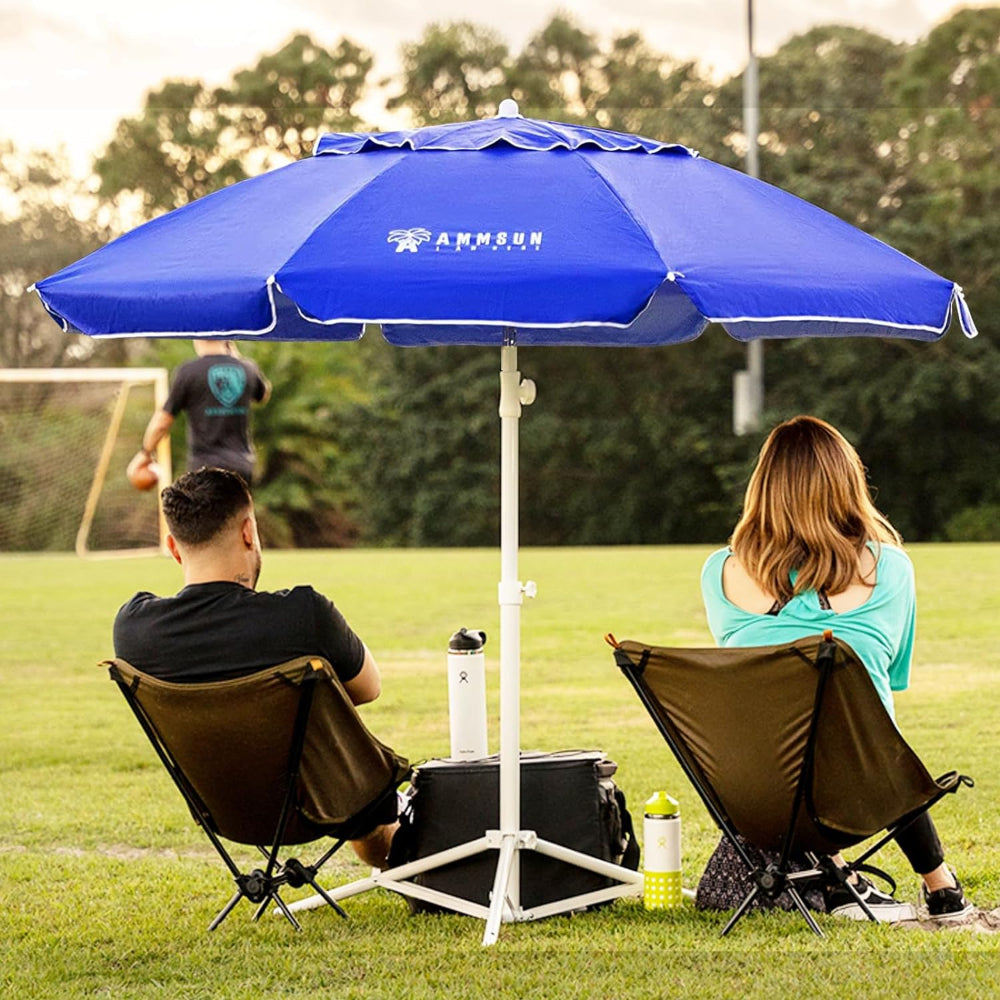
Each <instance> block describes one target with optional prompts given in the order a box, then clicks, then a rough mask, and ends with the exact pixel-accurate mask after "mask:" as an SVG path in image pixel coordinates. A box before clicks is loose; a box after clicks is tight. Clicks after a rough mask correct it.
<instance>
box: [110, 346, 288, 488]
mask: <svg viewBox="0 0 1000 1000" xmlns="http://www.w3.org/2000/svg"><path fill="white" fill-rule="evenodd" d="M194 349H195V352H196V353H197V355H198V357H196V358H193V359H192V360H191V361H185V362H184V364H182V365H181V366H180V367H179V368H178V369H177V371H176V372H175V373H174V378H173V384H172V385H171V387H170V393H169V395H168V396H167V400H166V402H165V403H164V404H163V409H161V410H157V411H156V413H154V414H153V416H152V417H151V418H150V421H149V424H148V425H147V426H146V430H145V433H144V434H143V436H142V447H141V448H140V450H139V452H138V453H137V454H136V455H135V456H134V457H133V459H132V461H131V462H130V463H129V469H130V470H134V469H136V468H141V467H143V466H146V465H149V464H150V463H151V462H153V460H154V457H155V452H156V446H157V444H159V442H160V439H161V438H163V437H164V436H165V435H166V434H167V433H169V431H170V428H171V426H172V425H173V422H174V419H175V418H176V417H177V415H178V414H179V413H180V412H181V411H184V412H186V413H187V468H188V471H193V470H194V469H200V468H202V467H209V468H218V469H229V470H231V471H232V472H236V473H238V474H239V475H240V476H242V477H243V479H244V480H245V481H246V483H247V484H248V485H250V484H251V483H252V482H253V472H254V450H253V443H252V440H251V434H250V407H251V404H253V403H261V404H263V403H266V402H267V401H268V399H269V398H270V395H271V386H270V383H269V382H268V381H267V379H266V378H264V376H263V375H262V374H261V371H260V369H259V368H258V367H257V365H256V364H254V363H253V362H252V361H249V360H247V359H246V358H242V357H240V354H239V351H238V350H237V348H236V344H235V343H234V342H233V341H231V340H195V341H194ZM130 478H131V477H130Z"/></svg>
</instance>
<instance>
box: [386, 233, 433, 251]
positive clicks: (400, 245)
mask: <svg viewBox="0 0 1000 1000" xmlns="http://www.w3.org/2000/svg"><path fill="white" fill-rule="evenodd" d="M430 238H431V234H430V231H429V230H427V229H423V228H418V229H393V230H392V231H391V232H390V233H389V235H388V237H387V238H386V242H387V243H395V244H396V253H402V252H403V251H404V250H408V251H409V252H410V253H416V252H417V247H419V246H420V244H421V243H426V242H427V241H428V240H429V239H430Z"/></svg>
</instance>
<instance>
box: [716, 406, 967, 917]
mask: <svg viewBox="0 0 1000 1000" xmlns="http://www.w3.org/2000/svg"><path fill="white" fill-rule="evenodd" d="M701 586H702V596H703V598H704V601H705V609H706V612H707V615H708V624H709V628H710V629H711V631H712V634H713V636H714V637H715V640H716V642H717V643H718V644H719V645H720V646H766V645H772V644H777V643H781V642H785V641H791V640H795V639H799V638H803V637H805V636H809V635H817V634H819V633H822V632H823V631H824V630H825V629H827V628H831V629H833V630H834V632H835V634H836V635H837V636H838V638H840V639H843V640H844V642H846V643H847V644H848V645H850V646H851V647H852V649H853V650H854V651H855V653H857V655H858V657H859V658H860V659H861V661H862V662H863V663H864V665H865V667H866V668H867V670H868V673H869V675H870V676H871V679H872V683H873V684H874V685H875V690H876V691H877V692H878V694H879V697H880V698H881V700H882V703H883V704H884V705H885V707H886V710H887V711H888V712H889V715H890V717H892V718H895V712H894V706H893V699H892V693H893V691H902V690H905V689H906V687H907V685H908V684H909V677H910V661H911V658H912V653H913V636H914V627H915V622H916V599H915V593H914V583H913V566H912V564H911V563H910V559H909V556H907V554H906V553H905V552H904V551H903V548H902V540H901V538H900V536H899V533H898V532H897V531H896V529H895V528H894V527H893V526H892V524H891V523H890V522H889V520H888V519H887V518H886V517H885V516H884V515H883V514H881V513H880V512H879V511H878V510H877V509H876V507H875V505H874V503H873V502H872V498H871V494H870V492H869V490H868V484H867V481H866V478H865V468H864V466H863V465H862V463H861V459H860V458H859V456H858V453H857V452H856V451H855V450H854V448H853V447H852V446H851V444H850V443H849V442H848V441H847V439H846V438H845V437H844V436H843V435H842V434H841V433H840V432H839V431H838V430H837V429H836V428H835V427H833V426H831V425H830V424H828V423H827V422H826V421H824V420H820V419H818V418H816V417H810V416H798V417H793V418H792V419H791V420H786V421H785V422H784V423H781V424H779V425H778V426H777V427H775V428H774V430H772V431H771V433H770V435H768V438H767V440H766V441H765V442H764V445H763V447H762V448H761V450H760V454H759V456H758V458H757V465H756V467H755V468H754V471H753V474H752V475H751V477H750V482H749V484H748V486H747V490H746V497H745V499H744V504H743V513H742V515H741V517H740V519H739V522H738V523H737V525H736V528H735V530H734V531H733V534H732V537H731V538H730V542H729V546H728V547H726V548H723V549H719V550H718V551H716V552H714V553H713V554H712V555H711V556H709V558H708V560H707V561H706V563H705V566H704V569H703V570H702V577H701ZM896 842H897V843H898V844H899V847H900V849H901V850H902V851H903V853H904V854H905V855H906V858H907V860H908V861H909V862H910V864H911V866H912V867H913V870H914V871H915V872H916V873H917V874H919V875H920V876H921V879H922V880H923V885H922V894H923V899H924V903H925V905H926V907H927V911H928V915H929V916H930V917H931V918H932V919H934V920H938V921H949V920H951V921H954V920H958V919H961V918H964V917H966V916H967V915H968V914H969V913H971V912H972V911H973V909H974V908H973V907H972V905H971V904H970V903H969V901H968V900H967V899H966V897H965V894H964V893H963V891H962V886H961V884H960V883H959V881H958V879H957V878H956V877H955V875H954V872H953V871H952V870H951V869H950V868H949V867H948V866H947V865H946V864H945V862H944V852H943V850H942V847H941V841H940V839H939V837H938V835H937V831H936V829H935V827H934V823H933V821H932V820H931V818H930V816H929V815H928V814H927V813H924V814H923V816H922V817H921V818H920V819H919V820H917V821H915V822H914V823H912V824H911V825H910V826H909V827H907V828H906V829H905V830H902V831H900V833H899V835H898V836H897V838H896ZM858 879H859V881H858V884H857V885H856V886H855V888H856V889H858V891H859V894H860V895H861V897H862V898H863V899H864V900H865V902H866V903H867V904H868V906H869V907H870V908H871V909H872V912H873V913H874V914H875V915H876V916H879V917H880V919H884V920H896V919H900V915H901V914H902V913H904V912H905V911H906V910H907V909H909V908H908V907H905V906H904V904H899V903H897V901H896V900H895V899H894V898H893V897H892V896H891V895H888V894H886V893H883V892H881V891H880V890H878V889H877V888H876V887H875V886H873V885H872V884H871V882H869V881H868V880H867V879H865V878H864V877H863V876H859V877H858ZM826 908H827V910H828V911H829V912H832V913H837V914H840V915H842V916H850V917H855V918H859V919H863V918H864V914H863V912H862V911H861V908H860V907H859V906H858V905H857V903H856V902H855V901H854V899H853V898H852V897H851V895H850V894H849V893H848V892H847V891H846V890H845V889H844V888H843V887H842V886H831V887H830V888H829V890H828V891H827V898H826Z"/></svg>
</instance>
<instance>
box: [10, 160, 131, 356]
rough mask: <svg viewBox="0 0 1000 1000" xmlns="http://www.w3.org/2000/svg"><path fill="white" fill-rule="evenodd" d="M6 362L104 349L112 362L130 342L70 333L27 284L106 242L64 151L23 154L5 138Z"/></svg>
mask: <svg viewBox="0 0 1000 1000" xmlns="http://www.w3.org/2000/svg"><path fill="white" fill-rule="evenodd" d="M0 178H2V181H0V366H2V367H8V368H22V367H25V368H52V367H59V366H61V365H62V364H64V363H65V362H67V361H72V362H74V363H76V364H79V363H80V362H81V361H84V360H86V359H88V358H92V357H95V352H96V356H97V357H98V358H100V359H102V360H103V361H104V363H106V364H114V363H116V359H120V358H122V357H123V356H124V351H125V347H124V345H122V344H121V343H119V344H115V345H112V344H104V345H101V349H100V350H98V348H97V345H96V344H95V342H94V341H92V340H90V338H88V337H78V336H73V335H71V334H66V333H64V332H63V331H62V330H61V329H60V328H59V327H58V326H57V325H56V324H55V323H53V322H52V318H51V317H50V316H49V315H48V313H46V311H45V309H44V307H43V306H42V304H41V302H40V301H39V299H38V297H37V296H36V295H34V294H33V293H30V292H28V291H27V289H28V287H29V286H30V285H31V284H32V283H33V282H35V281H40V280H41V279H42V278H44V277H45V276H46V275H49V274H52V273H54V272H55V271H58V270H59V269H60V268H61V267H64V266H65V265H67V264H70V263H72V262H73V261H74V260H76V259H78V258H79V257H82V256H84V255H85V254H87V253H89V252H90V251H91V250H96V249H97V247H98V246H99V245H100V242H101V238H102V236H103V235H104V230H103V228H102V226H101V225H100V223H99V222H98V219H97V210H96V206H95V205H94V204H93V199H92V198H90V197H89V196H88V194H87V192H86V191H85V190H84V187H83V185H82V184H81V183H80V182H77V181H74V180H72V179H71V175H70V170H69V165H68V163H67V162H66V160H65V158H64V157H62V156H60V155H59V154H54V153H42V152H31V153H21V152H19V151H18V150H16V149H15V148H14V146H13V145H12V144H10V143H2V144H0Z"/></svg>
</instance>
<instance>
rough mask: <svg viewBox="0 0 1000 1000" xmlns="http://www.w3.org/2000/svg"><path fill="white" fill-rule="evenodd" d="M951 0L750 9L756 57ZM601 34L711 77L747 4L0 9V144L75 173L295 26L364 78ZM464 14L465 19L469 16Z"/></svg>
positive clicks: (947, 7)
mask: <svg viewBox="0 0 1000 1000" xmlns="http://www.w3.org/2000/svg"><path fill="white" fill-rule="evenodd" d="M958 6H990V4H987V3H975V2H973V3H967V4H964V5H963V4H959V3H955V2H954V0H754V20H755V34H756V48H757V51H758V53H759V54H761V55H767V54H769V53H770V52H773V51H774V50H775V49H776V48H778V47H779V46H780V45H781V44H782V43H783V42H785V41H786V40H787V39H788V38H790V37H791V36H793V35H796V34H799V33H801V32H803V31H805V30H807V29H808V28H810V27H812V26H813V25H816V24H835V23H839V24H853V25H857V26H861V27H867V28H869V29H871V30H873V31H876V32H878V33H879V34H882V35H884V36H886V37H888V38H892V39H895V40H897V41H913V40H915V39H917V38H919V37H921V36H922V35H925V34H926V33H927V31H928V30H929V29H930V28H931V27H933V26H934V24H936V23H938V22H939V21H941V20H943V19H944V18H945V17H946V16H947V15H948V14H949V13H950V12H951V11H952V10H954V9H955V8H956V7H958ZM559 9H561V10H563V11H568V12H570V13H571V14H572V15H573V16H574V17H575V18H576V20H577V22H578V24H579V25H580V26H581V27H583V28H584V29H586V30H589V31H593V32H595V33H597V34H598V35H600V36H601V37H602V38H610V37H611V36H612V35H613V34H615V33H617V32H619V31H623V30H628V29H638V30H639V31H640V32H641V33H642V35H643V37H644V38H645V39H646V41H647V42H648V43H649V44H650V45H651V46H652V47H653V48H655V49H657V50H658V51H661V52H664V53H666V54H669V55H671V56H675V57H677V58H682V59H687V58H695V59H697V60H698V61H699V62H700V63H701V64H702V65H703V66H704V67H706V68H712V69H714V70H715V71H716V72H718V73H730V72H734V71H737V70H739V68H740V67H741V66H742V64H743V62H744V60H745V57H746V51H747V37H746V11H747V0H573V2H567V3H561V4H560V3H552V4H548V3H546V2H540V0H502V2H497V3H495V4H490V5H489V6H487V5H483V6H481V7H480V6H479V5H471V4H469V3H468V0H268V2H261V0H170V2H169V3H146V2H144V0H0V138H10V139H13V140H14V142H15V143H16V144H17V145H18V146H20V147H29V146H31V147H37V148H55V147H56V146H59V145H64V146H65V147H66V149H67V150H68V151H69V153H70V155H71V156H72V157H73V161H74V164H75V165H76V166H77V168H78V169H80V168H81V167H82V165H83V164H84V163H86V161H87V159H88V157H89V156H90V154H92V153H94V152H96V151H97V150H98V149H99V148H100V147H102V146H103V145H104V144H105V143H106V142H107V141H108V139H109V138H110V137H111V134H112V131H113V129H114V125H115V123H116V122H117V120H118V119H119V118H120V117H122V116H123V115H129V114H134V113H136V112H138V111H139V109H140V108H141V106H142V100H143V95H144V93H145V91H146V90H147V89H149V88H150V87H154V86H157V85H158V84H160V83H161V82H162V81H163V80H165V79H168V78H197V79H202V80H204V81H206V82H207V83H210V84H218V83H222V82H224V81H225V80H227V79H228V78H229V76H230V75H231V73H232V72H233V71H234V70H237V69H240V68H243V67H245V66H252V65H253V64H254V63H255V62H256V61H257V57H258V56H259V55H260V54H262V53H264V52H269V51H273V50H275V49H276V48H278V47H279V46H280V45H281V44H282V43H283V42H284V41H285V40H286V39H287V38H288V37H289V36H290V35H291V34H293V33H294V32H296V31H306V32H308V33H309V34H311V35H312V36H313V38H314V39H315V40H316V41H317V42H319V43H321V44H325V45H331V46H332V45H333V44H335V43H336V42H337V40H338V39H339V38H341V37H342V36H347V37H348V38H350V39H351V40H352V41H354V42H356V43H358V44H360V45H363V46H365V47H367V48H368V49H370V50H372V51H373V52H374V53H375V57H376V62H375V73H374V74H373V78H374V77H378V76H383V75H387V74H390V73H392V72H394V71H395V70H396V69H397V68H398V53H399V48H400V45H401V44H403V43H404V42H412V41H416V40H417V39H419V37H420V36H421V34H422V32H423V29H424V27H425V26H426V25H427V24H429V23H431V22H434V21H440V22H448V21H455V20H462V19H468V20H472V21H474V22H475V23H477V24H481V25H485V26H489V27H492V28H494V29H495V30H496V31H498V32H499V33H500V35H501V36H502V37H503V38H504V40H505V41H506V42H507V43H508V44H509V45H510V46H511V48H512V49H513V50H515V51H516V50H517V49H519V48H520V46H522V45H523V44H524V42H525V41H526V40H527V39H528V38H529V37H530V36H531V35H532V34H533V33H535V32H536V31H538V30H539V29H540V28H541V27H542V26H543V25H544V24H546V23H547V21H548V20H549V17H550V16H551V15H552V14H553V13H554V12H555V11H556V10H559ZM473 11H474V13H472V12H473Z"/></svg>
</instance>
